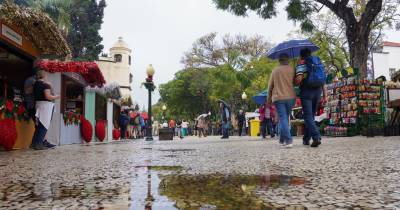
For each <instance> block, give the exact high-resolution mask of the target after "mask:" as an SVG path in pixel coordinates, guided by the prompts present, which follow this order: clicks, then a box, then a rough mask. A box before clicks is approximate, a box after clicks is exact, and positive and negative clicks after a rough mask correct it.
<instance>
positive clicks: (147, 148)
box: [142, 147, 153, 150]
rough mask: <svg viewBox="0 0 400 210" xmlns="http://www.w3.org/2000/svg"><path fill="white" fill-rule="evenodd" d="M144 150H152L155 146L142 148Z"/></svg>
mask: <svg viewBox="0 0 400 210" xmlns="http://www.w3.org/2000/svg"><path fill="white" fill-rule="evenodd" d="M142 149H143V150H152V149H153V148H150V147H145V148H142Z"/></svg>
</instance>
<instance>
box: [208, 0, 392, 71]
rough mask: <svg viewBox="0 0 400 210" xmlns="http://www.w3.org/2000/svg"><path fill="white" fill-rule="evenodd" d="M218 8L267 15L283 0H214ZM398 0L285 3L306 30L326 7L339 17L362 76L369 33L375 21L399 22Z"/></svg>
mask: <svg viewBox="0 0 400 210" xmlns="http://www.w3.org/2000/svg"><path fill="white" fill-rule="evenodd" d="M213 1H214V3H215V4H216V6H217V8H219V9H222V10H226V11H229V12H232V13H233V14H235V15H238V16H247V15H248V13H249V12H250V11H253V12H256V13H257V14H258V15H259V16H260V17H262V18H264V19H270V18H272V17H274V16H275V15H276V14H277V4H278V3H279V2H281V1H280V0H261V1H248V0H213ZM398 6H399V2H398V1H397V0H361V1H359V0H354V1H350V0H335V1H330V0H315V1H311V0H289V1H287V5H286V8H285V9H286V12H287V14H288V19H289V20H293V21H294V22H300V25H301V28H302V30H304V31H312V30H313V29H314V28H315V26H316V23H315V22H314V21H313V20H312V17H313V14H316V13H319V12H320V11H321V10H322V9H324V8H326V9H328V10H330V11H332V12H333V13H334V14H335V16H336V17H338V18H339V19H340V20H341V21H342V23H343V25H344V32H345V35H346V38H347V42H348V48H349V58H350V59H349V61H350V65H352V66H353V67H357V68H360V69H361V73H362V75H361V76H363V77H366V75H367V60H368V52H369V48H370V41H369V37H370V34H371V33H372V29H373V28H374V26H376V24H378V25H379V24H386V25H389V26H399V24H398V23H399V19H398V9H396V8H398Z"/></svg>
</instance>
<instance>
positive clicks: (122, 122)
mask: <svg viewBox="0 0 400 210" xmlns="http://www.w3.org/2000/svg"><path fill="white" fill-rule="evenodd" d="M128 124H129V116H128V112H127V111H122V112H121V115H120V117H119V128H120V130H121V139H125V135H126V130H127V128H128Z"/></svg>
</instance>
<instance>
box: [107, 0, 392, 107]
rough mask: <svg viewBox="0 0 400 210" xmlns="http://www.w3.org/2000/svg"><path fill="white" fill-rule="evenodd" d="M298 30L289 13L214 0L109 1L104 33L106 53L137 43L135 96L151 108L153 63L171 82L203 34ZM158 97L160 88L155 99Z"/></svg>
mask: <svg viewBox="0 0 400 210" xmlns="http://www.w3.org/2000/svg"><path fill="white" fill-rule="evenodd" d="M280 10H283V9H282V8H281V9H280ZM295 29H296V26H295V25H294V24H293V22H291V21H288V20H287V18H286V14H285V13H284V12H280V14H279V15H278V16H277V17H276V18H274V19H271V20H263V19H261V18H259V17H258V16H256V15H250V17H246V18H242V17H236V16H234V15H233V14H231V13H228V12H224V11H220V10H217V9H216V8H215V5H214V4H213V3H212V0H168V1H167V0H129V1H127V0H108V1H107V7H106V9H105V16H104V24H103V26H102V30H101V35H102V36H103V38H104V41H103V44H104V46H105V52H107V51H108V49H109V48H110V47H111V46H112V45H113V43H115V42H116V41H117V38H118V37H119V36H122V37H123V38H124V40H125V41H126V42H127V43H128V45H129V46H130V48H132V59H133V64H132V73H133V77H134V80H133V81H134V89H133V95H134V101H136V102H138V103H139V105H140V107H143V106H146V107H147V92H146V89H145V88H144V87H143V88H140V84H141V82H142V81H144V78H145V77H146V73H145V72H146V67H147V66H148V64H153V66H154V68H155V70H156V74H155V76H154V79H155V83H156V84H157V85H159V84H163V83H166V82H167V81H169V80H171V79H172V78H173V77H174V74H175V72H177V71H178V70H180V69H182V68H183V65H182V64H181V63H180V60H181V57H182V55H183V53H184V52H185V51H187V50H189V49H190V48H191V46H192V43H193V42H194V41H195V40H196V39H198V38H199V37H201V36H203V35H205V34H207V33H210V32H218V33H219V35H224V34H227V33H230V34H232V35H234V34H239V33H240V34H245V35H248V36H252V35H255V34H260V35H263V36H264V37H265V38H266V39H267V40H269V41H271V42H273V43H279V42H281V41H284V40H286V39H287V34H288V33H289V32H291V31H292V30H295ZM387 34H388V37H387V39H388V40H391V41H398V42H400V36H399V32H393V31H389V32H387ZM396 35H397V36H396ZM156 92H157V91H156ZM158 99H159V96H158V93H156V96H155V97H153V100H154V101H157V100H158Z"/></svg>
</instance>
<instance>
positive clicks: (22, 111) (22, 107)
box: [17, 104, 26, 116]
mask: <svg viewBox="0 0 400 210" xmlns="http://www.w3.org/2000/svg"><path fill="white" fill-rule="evenodd" d="M25 111H26V109H25V107H24V105H22V104H20V105H19V106H18V110H17V115H18V116H21V115H24V114H25Z"/></svg>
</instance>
